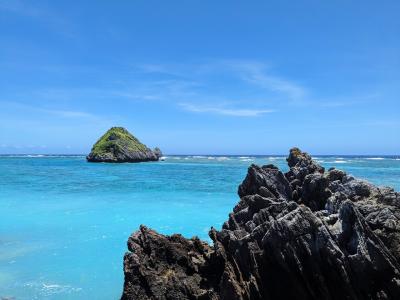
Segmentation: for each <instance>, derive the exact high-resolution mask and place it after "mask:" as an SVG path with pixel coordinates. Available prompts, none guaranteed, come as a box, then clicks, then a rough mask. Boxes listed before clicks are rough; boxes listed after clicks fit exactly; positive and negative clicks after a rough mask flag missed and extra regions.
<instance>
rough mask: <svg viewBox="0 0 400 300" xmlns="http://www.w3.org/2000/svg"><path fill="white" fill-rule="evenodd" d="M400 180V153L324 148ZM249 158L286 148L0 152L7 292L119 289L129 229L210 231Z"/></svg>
mask: <svg viewBox="0 0 400 300" xmlns="http://www.w3.org/2000/svg"><path fill="white" fill-rule="evenodd" d="M315 159H316V160H317V161H319V162H320V163H321V164H322V165H324V166H325V167H327V168H329V167H332V166H336V167H337V168H340V169H343V170H346V171H347V172H348V173H350V174H352V175H354V176H356V177H360V178H364V179H367V180H369V181H371V182H373V183H375V184H378V185H388V186H391V187H393V188H395V189H396V190H400V159H399V158H398V157H379V156H375V157H348V156H336V157H335V156H329V157H328V156H318V157H315ZM251 163H256V164H260V165H262V164H268V163H273V164H276V165H277V166H279V167H280V168H281V169H283V170H287V166H286V162H285V158H284V157H283V156H260V157H254V156H240V157H239V156H235V157H229V156H168V157H166V159H165V161H161V162H154V163H142V164H90V163H87V162H86V161H85V158H84V156H50V157H49V156H2V157H0V298H1V297H15V299H61V300H62V299H118V298H119V296H120V295H121V292H122V284H123V271H122V258H123V254H124V253H125V251H126V241H127V238H128V236H129V235H130V234H131V233H132V232H133V231H135V230H136V229H137V228H138V226H139V224H146V225H147V226H149V227H152V228H154V229H156V230H158V231H160V232H162V233H165V234H171V233H174V232H179V233H182V234H183V235H184V236H186V237H191V236H193V235H197V236H199V237H200V238H202V239H204V240H209V239H208V235H207V233H208V230H209V228H210V227H211V226H214V227H216V228H220V227H221V226H222V223H223V222H224V221H225V220H226V219H227V216H228V213H229V212H230V211H231V210H232V208H233V206H234V205H235V203H236V202H237V201H238V196H237V194H236V191H237V187H238V185H239V184H240V182H241V181H242V180H243V179H244V177H245V175H246V170H247V167H248V166H249V165H250V164H251Z"/></svg>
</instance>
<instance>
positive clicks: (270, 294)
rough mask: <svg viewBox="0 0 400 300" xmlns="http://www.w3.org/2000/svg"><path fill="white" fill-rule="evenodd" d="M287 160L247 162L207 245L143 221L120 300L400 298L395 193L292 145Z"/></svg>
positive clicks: (399, 217)
mask: <svg viewBox="0 0 400 300" xmlns="http://www.w3.org/2000/svg"><path fill="white" fill-rule="evenodd" d="M287 162H288V166H289V171H288V172H286V173H283V172H281V171H280V170H279V169H278V168H277V167H276V166H274V165H265V166H262V167H260V166H256V165H251V166H250V167H249V169H248V173H247V176H246V178H245V179H244V181H243V182H242V184H241V185H240V186H239V189H238V194H239V196H240V201H239V203H238V204H237V205H236V206H235V207H234V208H233V212H232V213H230V214H229V218H228V220H227V221H226V222H225V223H224V224H223V227H222V229H221V230H220V231H218V230H216V229H214V228H211V230H210V232H209V236H210V238H211V239H212V241H213V245H209V244H207V243H205V242H203V241H201V240H199V239H198V238H196V237H194V238H191V239H186V238H184V237H183V236H181V235H179V234H174V235H171V236H165V235H162V234H159V233H157V232H155V231H154V230H152V229H149V228H147V227H145V226H141V227H140V229H139V230H138V231H137V232H135V233H133V234H132V235H131V237H130V238H129V240H128V249H129V252H127V253H126V254H125V257H124V274H125V281H124V289H123V294H122V298H121V299H123V300H128V299H136V300H139V299H142V300H147V299H199V300H245V299H246V300H250V299H257V300H261V299H400V194H399V193H397V192H395V191H394V190H393V189H392V188H388V187H377V186H374V185H372V184H370V183H368V182H366V181H363V180H359V179H356V178H354V177H352V176H350V175H348V174H346V173H345V172H343V171H340V170H337V169H334V168H332V169H329V170H328V171H325V169H324V168H323V167H322V166H320V165H319V164H318V163H317V162H315V161H314V160H312V158H311V157H310V155H308V154H307V153H305V152H302V151H300V150H299V149H297V148H293V149H291V150H290V154H289V157H288V158H287Z"/></svg>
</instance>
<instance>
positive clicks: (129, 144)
mask: <svg viewBox="0 0 400 300" xmlns="http://www.w3.org/2000/svg"><path fill="white" fill-rule="evenodd" d="M161 156H162V153H161V150H160V149H159V148H155V149H154V150H151V149H149V148H147V147H146V145H144V144H142V143H141V142H140V141H139V140H138V139H137V138H135V137H134V136H133V135H132V134H130V133H129V132H128V130H126V129H125V128H123V127H112V128H110V129H109V130H108V131H107V132H106V133H105V134H104V135H103V136H102V137H101V138H100V139H99V140H98V141H97V142H96V143H95V144H94V145H93V148H92V151H91V152H90V154H89V155H88V156H87V157H86V159H87V161H89V162H111V163H121V162H144V161H157V160H159V159H160V157H161Z"/></svg>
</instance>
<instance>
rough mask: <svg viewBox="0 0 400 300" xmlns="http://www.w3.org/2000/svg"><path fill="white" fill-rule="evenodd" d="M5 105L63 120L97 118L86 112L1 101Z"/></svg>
mask: <svg viewBox="0 0 400 300" xmlns="http://www.w3.org/2000/svg"><path fill="white" fill-rule="evenodd" d="M1 103H2V104H3V105H7V106H9V107H12V108H13V109H19V110H24V111H30V112H37V113H45V114H49V115H55V116H58V117H62V118H93V119H94V118H97V116H96V115H93V114H91V113H88V112H85V111H79V110H64V109H53V108H45V107H37V106H31V105H27V104H24V103H20V102H12V101H1Z"/></svg>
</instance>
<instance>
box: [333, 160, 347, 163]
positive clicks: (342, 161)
mask: <svg viewBox="0 0 400 300" xmlns="http://www.w3.org/2000/svg"><path fill="white" fill-rule="evenodd" d="M333 162H334V163H335V164H346V163H347V161H345V160H335V161H333Z"/></svg>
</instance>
